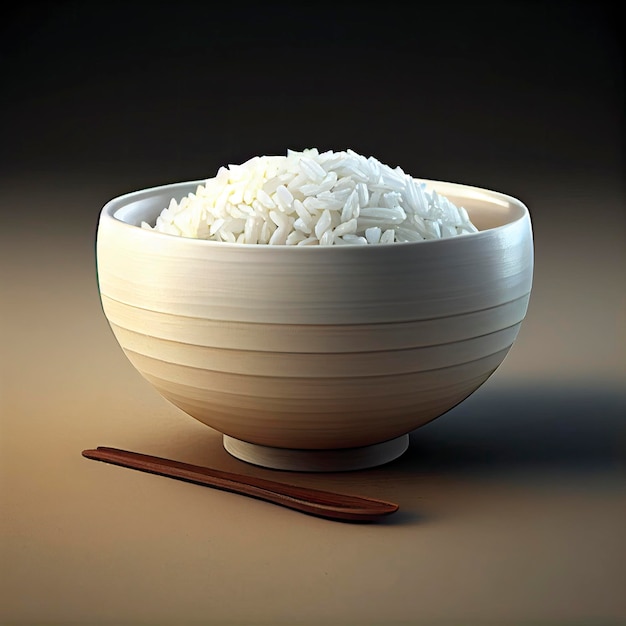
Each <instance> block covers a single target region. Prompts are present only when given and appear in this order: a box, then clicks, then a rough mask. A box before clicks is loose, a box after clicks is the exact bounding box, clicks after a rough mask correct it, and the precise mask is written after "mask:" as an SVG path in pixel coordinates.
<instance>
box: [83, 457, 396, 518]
mask: <svg viewBox="0 0 626 626" xmlns="http://www.w3.org/2000/svg"><path fill="white" fill-rule="evenodd" d="M82 454H83V456H84V457H86V458H88V459H95V460H96V461H104V462H105V463H112V464H113V465H120V466H122V467H128V468H132V469H137V470H140V471H142V472H149V473H151V474H159V475H161V476H167V477H169V478H176V479H178V480H184V481H186V482H191V483H196V484H199V485H204V486H207V487H215V488H217V489H222V490H225V491H232V492H234V493H239V494H242V495H244V496H250V497H253V498H258V499H260V500H266V501H267V502H273V503H274V504H279V505H281V506H285V507H288V508H290V509H295V510H296V511H300V512H302V513H308V514H310V515H316V516H317V517H324V518H327V519H332V520H340V521H349V522H372V521H376V520H378V519H380V518H381V517H384V516H386V515H389V514H390V513H394V512H396V511H397V510H398V508H399V507H398V505H397V504H394V503H393V502H385V501H384V500H375V499H373V498H365V497H362V496H354V495H346V494H340V493H333V492H330V491H321V490H319V489H311V488H309V487H299V486H296V485H289V484H285V483H280V482H276V481H273V480H265V479H263V478H256V477H253V476H246V475H243V474H234V473H231V472H224V471H222V470H216V469H211V468H208V467H202V466H200V465H191V464H189V463H181V462H179V461H172V460H169V459H163V458H160V457H156V456H149V455H147V454H140V453H138V452H129V451H127V450H119V449H117V448H107V447H104V446H100V447H98V448H96V449H95V450H83V453H82Z"/></svg>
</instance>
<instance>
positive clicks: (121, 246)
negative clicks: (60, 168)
mask: <svg viewBox="0 0 626 626" xmlns="http://www.w3.org/2000/svg"><path fill="white" fill-rule="evenodd" d="M96 260H97V269H98V286H99V290H100V296H101V302H102V307H103V311H104V314H105V316H106V318H107V320H108V322H109V324H110V326H111V329H112V331H113V334H114V335H115V338H116V339H117V341H118V343H119V345H120V346H121V348H122V349H123V351H124V353H125V354H126V356H127V357H128V359H129V360H130V362H131V363H132V365H133V366H134V367H135V368H136V369H137V370H138V371H139V373H140V374H141V375H142V376H143V377H144V378H145V379H146V380H147V381H148V382H149V383H150V384H151V385H153V386H154V388H155V389H156V391H158V392H159V393H160V394H161V395H162V396H163V397H165V398H166V399H167V400H169V401H170V402H171V403H172V404H173V405H175V406H176V407H178V408H179V409H181V410H182V411H184V412H185V413H187V414H188V415H190V416H191V417H193V418H195V419H196V420H199V421H200V422H202V423H204V424H206V425H207V426H209V427H211V428H213V429H215V430H216V431H218V432H219V433H221V435H222V436H223V441H224V447H225V449H226V450H227V451H228V452H229V453H230V454H232V455H233V456H234V457H236V458H238V459H240V460H243V461H247V462H249V463H253V464H257V465H261V466H264V467H269V468H275V469H283V470H295V471H341V470H355V469H363V468H367V467H373V466H377V465H381V464H383V463H387V462H389V461H392V460H394V459H396V458H398V457H399V456H401V455H402V454H403V453H404V452H405V451H406V450H407V447H408V442H409V437H408V435H409V433H410V432H411V431H413V430H415V429H417V428H419V427H421V426H423V425H424V424H426V423H428V422H430V421H431V420H433V419H435V418H438V417H440V416H442V415H443V414H445V413H446V412H447V411H449V410H450V409H452V408H453V407H454V406H456V405H457V404H459V403H460V402H462V401H463V400H464V399H465V398H467V397H468V396H469V395H470V394H472V393H473V392H474V391H475V390H476V389H478V388H479V387H480V386H481V385H482V384H483V383H484V382H485V381H486V380H487V379H488V378H489V377H490V376H491V375H492V374H493V373H494V371H495V370H496V369H497V368H498V367H499V366H500V365H501V363H502V361H503V360H504V358H505V356H506V355H507V353H508V352H509V350H510V348H511V346H512V345H513V343H514V341H515V339H516V337H517V335H518V332H519V329H520V325H521V323H522V321H523V319H524V317H525V315H526V311H527V308H528V303H529V298H530V292H531V287H532V276H533V234H532V226H531V219H530V214H529V211H528V209H527V208H526V206H525V205H524V204H523V203H522V202H521V201H519V200H518V199H516V198H513V197H511V196H508V195H506V194H503V193H500V192H496V191H491V190H487V189H482V188H479V187H472V186H467V185H462V184H457V183H451V182H443V181H432V180H426V179H418V178H415V177H413V176H412V175H409V174H407V173H405V172H404V171H403V170H402V169H401V168H400V167H391V166H389V165H386V164H384V163H382V162H381V161H379V160H378V159H376V158H374V157H366V156H363V155H361V154H358V153H356V152H354V151H353V150H344V151H325V152H322V151H319V150H318V149H315V148H312V149H308V150H302V151H295V150H289V151H287V152H286V154H285V155H282V156H256V157H253V158H251V159H249V160H248V161H246V162H244V163H241V164H236V165H235V164H232V165H228V166H224V167H222V168H220V169H219V171H218V172H217V173H216V175H215V176H213V177H211V178H207V179H203V180H194V181H187V182H180V183H173V184H166V185H161V186H158V187H153V188H150V189H142V190H140V191H135V192H132V193H128V194H125V195H123V196H120V197H117V198H114V199H112V200H111V201H110V202H108V203H107V204H106V205H105V206H104V208H103V209H102V211H101V214H100V219H99V223H98V230H97V241H96Z"/></svg>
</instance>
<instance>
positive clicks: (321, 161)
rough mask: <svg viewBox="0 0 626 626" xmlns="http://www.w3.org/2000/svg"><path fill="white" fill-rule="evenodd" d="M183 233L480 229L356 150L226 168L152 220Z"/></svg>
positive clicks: (453, 232)
mask: <svg viewBox="0 0 626 626" xmlns="http://www.w3.org/2000/svg"><path fill="white" fill-rule="evenodd" d="M141 226H142V227H143V228H147V229H154V230H156V231H158V232H161V233H168V234H172V235H178V236H182V237H192V238H197V239H211V240H214V241H222V242H228V243H241V244H269V245H298V246H311V245H321V246H330V245H355V244H385V243H402V242H415V241H423V240H428V239H441V238H444V237H454V236H457V235H463V234H466V233H472V232H476V230H477V228H476V227H475V226H474V225H473V224H472V222H471V221H470V218H469V216H468V214H467V211H466V210H465V209H464V208H463V207H457V206H455V205H454V204H453V203H452V202H450V201H449V200H448V199H447V198H445V197H443V196H441V195H438V194H437V192H436V191H435V190H434V189H432V190H431V189H428V187H427V185H426V184H425V183H424V182H420V181H419V180H417V179H415V178H413V177H411V176H409V175H408V174H405V173H404V172H403V171H402V169H400V168H399V167H396V168H395V169H394V168H391V167H389V166H388V165H385V164H383V163H381V162H380V161H378V160H377V159H375V158H374V157H365V156H362V155H360V154H357V153H356V152H354V151H353V150H346V151H341V152H333V151H326V152H321V153H320V152H319V151H318V150H317V149H316V148H312V149H308V150H303V151H301V152H299V151H294V150H289V151H288V152H287V155H286V156H255V157H253V158H251V159H250V160H248V161H246V162H245V163H242V164H241V165H229V166H228V167H221V168H220V169H219V171H218V172H217V175H216V176H215V177H214V178H209V179H208V180H206V181H205V184H204V185H199V186H198V188H197V189H196V192H195V193H190V194H189V195H187V196H186V197H184V198H182V199H181V200H180V201H176V200H175V199H172V200H171V202H170V204H169V206H168V207H167V208H165V209H164V210H163V211H162V212H161V214H160V215H159V216H158V217H157V220H156V223H155V225H154V226H151V225H149V224H147V223H146V222H143V223H142V224H141Z"/></svg>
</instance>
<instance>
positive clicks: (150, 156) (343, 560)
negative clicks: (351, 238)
mask: <svg viewBox="0 0 626 626" xmlns="http://www.w3.org/2000/svg"><path fill="white" fill-rule="evenodd" d="M611 6H612V5H611ZM357 7H358V8H357ZM409 9H410V4H407V5H406V6H405V5H401V4H395V3H381V4H371V5H370V4H362V5H357V4H346V5H332V4H317V5H313V4H311V5H308V3H302V5H301V6H297V5H295V4H294V5H288V4H279V3H265V4H246V3H232V4H230V5H229V4H227V3H219V4H216V5H211V4H210V3H206V5H204V4H202V3H189V2H176V3H174V2H155V3H137V2H129V3H104V2H103V3H81V2H56V3H54V2H52V3H37V2H23V3H21V4H20V5H19V6H15V7H12V8H11V9H9V10H8V11H7V10H6V9H5V11H4V16H3V18H2V20H0V35H1V37H0V54H1V56H0V72H1V73H0V90H1V91H0V106H1V109H0V192H1V193H0V202H1V206H0V215H1V218H2V226H1V227H0V288H1V292H0V296H1V299H0V341H1V343H0V385H1V386H0V531H1V534H0V550H1V552H0V582H1V585H0V594H1V596H0V623H1V624H3V625H4V624H29V625H34V624H68V623H70V622H76V623H82V624H116V625H119V624H151V625H152V624H196V623H198V624H208V623H211V624H252V623H254V624H282V623H285V624H321V623H324V624H326V623H327V624H359V625H361V624H437V625H442V624H460V623H462V624H474V623H476V624H520V623H523V624H531V623H532V624H557V623H558V624H578V623H580V624H589V623H593V624H624V623H626V599H624V597H623V590H624V588H625V587H626V536H625V533H624V527H625V524H626V499H625V497H624V496H625V493H624V467H625V465H624V458H625V457H624V450H625V430H624V418H623V413H624V409H625V408H626V402H625V393H624V382H625V379H626V367H625V365H626V363H625V350H624V348H625V334H624V328H625V324H624V321H625V320H624V309H625V306H624V305H625V301H626V298H625V286H624V269H623V268H624V267H626V263H625V261H626V246H625V243H626V236H625V232H626V231H625V226H626V218H625V213H626V212H625V204H624V188H623V183H624V180H623V175H624V160H623V131H624V127H623V107H624V98H623V86H624V74H623V66H622V58H623V46H622V42H621V39H620V33H619V29H618V25H619V20H618V19H617V14H616V13H615V9H611V8H610V7H609V4H608V3H604V2H552V3H545V4H543V3H540V2H521V1H519V2H481V3H467V4H466V3H461V2H446V1H442V2H437V3H425V4H421V3H420V4H419V11H417V12H416V13H415V14H413V13H412V12H410V11H409ZM306 147H319V148H320V149H333V150H342V149H346V148H352V149H354V150H356V151H357V152H360V153H363V154H366V155H370V154H371V155H374V156H376V157H377V158H379V159H380V160H381V161H383V162H386V163H388V164H390V165H400V166H401V167H402V168H403V169H404V170H405V171H407V172H409V173H411V174H413V175H414V176H417V177H423V178H431V179H441V180H448V181H453V182H459V183H467V184H471V185H476V186H482V187H487V188H490V189H495V190H498V191H503V192H505V193H508V194H510V195H513V196H516V197H518V198H520V199H521V200H522V201H523V202H525V203H526V204H527V206H528V207H529V209H530V211H531V216H532V219H533V226H534V231H535V245H536V270H535V282H534V287H533V295H532V298H531V304H530V308H529V311H528V316H527V318H526V321H525V322H524V325H523V327H522V331H521V333H520V335H519V338H518V340H517V342H516V344H515V346H514V347H513V349H512V351H511V353H510V354H509V356H508V357H507V359H506V360H505V362H504V364H503V365H502V366H501V368H500V369H499V370H498V371H497V372H496V374H495V375H494V377H492V379H490V380H489V381H488V382H487V383H486V384H485V385H484V386H483V387H482V388H481V389H480V390H479V391H478V392H477V393H476V394H475V395H474V396H472V397H471V398H470V399H469V400H467V401H466V402H465V403H463V404H462V405H461V406H459V407H457V408H456V409H454V410H453V411H451V412H450V413H448V414H447V415H446V416H444V417H442V418H440V419H439V420H437V421H435V422H433V423H432V424H430V425H428V426H426V427H424V428H423V429H420V430H419V431H416V432H415V433H412V435H411V447H410V449H409V451H408V452H407V453H406V454H405V455H404V456H403V457H402V458H401V459H399V460H398V461H397V462H395V463H392V464H390V465H389V466H386V467H382V468H376V469H372V470H368V471H365V472H356V473H349V474H336V475H332V474H331V475H321V476H316V475H306V474H290V475H283V474H281V475H280V477H281V478H284V479H286V480H287V479H289V480H291V481H292V482H297V483H299V484H306V485H311V486H317V487H321V488H334V489H336V490H345V491H353V492H357V493H359V492H360V493H363V494H365V495H372V496H374V497H380V498H384V499H390V500H395V501H397V502H398V503H400V506H401V511H400V513H398V514H397V516H395V517H394V519H393V520H389V522H387V523H385V524H383V525H377V526H354V525H349V524H333V523H330V522H325V521H322V520H317V519H315V518H309V517H306V516H302V515H298V514H296V513H293V512H290V511H287V510H286V509H280V508H278V507H272V506H270V505H266V504H264V503H258V502H255V501H251V500H246V499H244V498H237V497H236V496H233V495H231V494H227V493H222V492H217V491H209V490H203V489H200V488H199V487H195V486H193V485H186V484H182V483H178V482H175V481H166V480H165V479H160V478H157V477H153V476H147V475H144V474H139V473H133V472H129V471H128V470H122V469H120V468H113V467H109V466H106V465H102V464H95V463H89V462H88V461H86V460H84V459H83V458H82V457H81V456H80V451H81V450H82V449H84V448H88V447H95V446H97V445H114V446H118V447H125V448H129V449H133V450H138V451H142V452H146V453H150V454H157V455H160V456H167V457H170V458H176V459H180V460H185V461H189V462H192V463H202V464H206V465H212V466H214V467H220V468H223V469H231V470H233V471H240V472H244V473H250V474H255V475H258V476H266V477H273V478H276V476H277V475H276V473H274V472H271V471H270V470H263V469H261V468H254V467H251V466H247V465H243V464H241V463H240V462H238V461H236V460H235V459H233V458H231V457H229V456H228V455H227V454H226V453H225V452H224V450H223V449H222V447H221V440H220V436H219V434H218V433H215V432H213V431H212V430H211V429H209V428H207V427H205V426H202V425H201V424H197V423H195V421H194V420H191V419H190V418H188V417H187V416H185V415H184V414H182V413H181V412H179V411H178V410H177V409H175V408H173V407H172V406H170V405H169V404H167V403H166V402H165V401H164V400H162V399H161V398H160V397H156V394H155V393H154V392H153V390H152V389H151V388H149V386H148V385H147V384H146V383H145V382H144V381H143V379H141V378H140V377H139V375H138V374H137V373H136V372H135V371H134V370H133V369H132V367H131V366H130V364H129V363H128V362H127V361H126V359H125V357H124V355H123V354H122V353H121V350H120V349H119V348H118V346H117V345H116V344H115V341H114V338H113V335H112V334H111V332H110V330H109V328H108V326H107V323H106V320H105V319H104V317H103V315H102V311H101V309H100V304H99V300H98V292H97V287H96V278H95V263H94V241H95V232H96V225H97V219H98V214H99V211H100V209H101V208H102V206H103V205H104V204H105V202H106V201H107V200H109V199H110V198H112V197H114V196H116V195H119V194H121V193H125V192H127V191H133V190H136V189H140V188H143V187H147V186H152V185H157V184H162V183H166V182H175V181H181V180H192V179H198V178H203V177H208V176H212V175H213V174H214V173H215V172H216V170H217V168H218V167H219V166H220V165H223V164H226V163H233V162H234V163H237V162H241V161H243V160H245V159H247V158H249V157H251V156H253V155H255V154H282V153H284V152H285V151H286V149H287V148H294V149H302V148H306Z"/></svg>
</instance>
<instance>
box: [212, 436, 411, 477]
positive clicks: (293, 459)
mask: <svg viewBox="0 0 626 626" xmlns="http://www.w3.org/2000/svg"><path fill="white" fill-rule="evenodd" d="M408 447H409V436H408V435H402V436H400V437H397V438H396V439H391V440H390V441H385V442H383V443H376V444H373V445H371V446H363V447H361V448H344V449H340V450H293V449H289V448H273V447H271V446H261V445H258V444H256V443H248V442H247V441H241V440H240V439H235V438H234V437H230V436H229V435H224V448H225V449H226V451H227V452H228V453H230V454H232V456H234V457H236V458H237V459H240V460H241V461H246V462H247V463H252V464H253V465H260V466H261V467H269V468H271V469H279V470H289V471H292V472H345V471H350V470H360V469H366V468H368V467H376V466H377V465H383V464H385V463H389V462H390V461H393V460H394V459H397V458H398V457H399V456H401V455H402V454H404V453H405V452H406V450H407V448H408Z"/></svg>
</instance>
